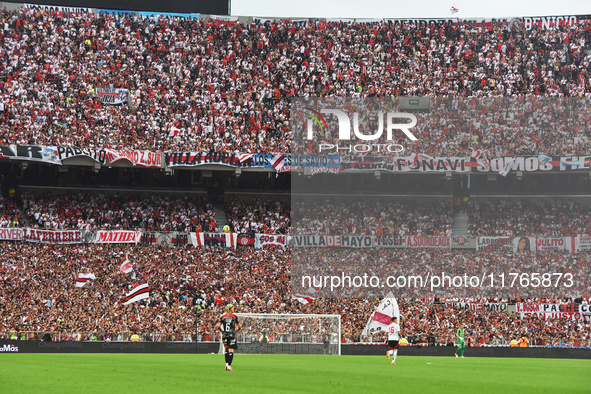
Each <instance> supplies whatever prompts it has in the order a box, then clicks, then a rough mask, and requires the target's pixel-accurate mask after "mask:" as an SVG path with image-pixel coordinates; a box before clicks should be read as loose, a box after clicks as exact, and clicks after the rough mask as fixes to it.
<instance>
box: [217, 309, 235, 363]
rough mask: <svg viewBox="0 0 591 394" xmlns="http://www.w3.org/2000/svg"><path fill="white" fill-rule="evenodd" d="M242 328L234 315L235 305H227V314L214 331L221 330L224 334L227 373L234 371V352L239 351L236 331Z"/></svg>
mask: <svg viewBox="0 0 591 394" xmlns="http://www.w3.org/2000/svg"><path fill="white" fill-rule="evenodd" d="M240 328H242V325H241V324H240V323H239V322H238V318H237V317H236V315H235V314H234V305H232V304H228V305H226V313H225V314H223V315H222V317H220V320H219V321H218V322H217V324H216V325H215V328H214V331H217V330H219V331H221V333H222V342H223V343H224V350H225V355H226V371H231V370H232V360H233V359H234V350H236V349H238V344H237V343H236V331H239V330H240Z"/></svg>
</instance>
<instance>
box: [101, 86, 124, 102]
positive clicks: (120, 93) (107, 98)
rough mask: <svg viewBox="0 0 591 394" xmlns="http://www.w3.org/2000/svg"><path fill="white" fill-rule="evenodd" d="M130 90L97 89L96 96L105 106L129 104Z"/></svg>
mask: <svg viewBox="0 0 591 394" xmlns="http://www.w3.org/2000/svg"><path fill="white" fill-rule="evenodd" d="M128 94H129V90H128V89H111V88H96V95H97V97H98V99H99V100H100V102H101V103H103V104H112V105H119V104H127V96H128Z"/></svg>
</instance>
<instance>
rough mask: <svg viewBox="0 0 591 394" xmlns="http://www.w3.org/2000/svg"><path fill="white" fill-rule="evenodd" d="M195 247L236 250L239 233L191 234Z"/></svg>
mask: <svg viewBox="0 0 591 394" xmlns="http://www.w3.org/2000/svg"><path fill="white" fill-rule="evenodd" d="M189 237H190V239H191V244H192V245H193V246H202V247H203V246H204V247H215V246H218V247H225V248H235V247H236V244H237V241H238V234H237V233H189Z"/></svg>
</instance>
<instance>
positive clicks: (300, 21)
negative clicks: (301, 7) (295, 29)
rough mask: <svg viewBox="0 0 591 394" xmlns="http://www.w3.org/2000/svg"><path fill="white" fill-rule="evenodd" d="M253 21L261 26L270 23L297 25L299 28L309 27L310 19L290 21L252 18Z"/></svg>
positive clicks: (287, 19)
mask: <svg viewBox="0 0 591 394" xmlns="http://www.w3.org/2000/svg"><path fill="white" fill-rule="evenodd" d="M252 20H253V21H254V22H255V23H260V24H265V23H267V22H268V23H289V24H292V25H297V26H306V25H308V19H289V18H277V19H271V18H259V17H254V18H252Z"/></svg>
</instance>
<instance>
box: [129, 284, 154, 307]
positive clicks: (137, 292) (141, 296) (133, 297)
mask: <svg viewBox="0 0 591 394" xmlns="http://www.w3.org/2000/svg"><path fill="white" fill-rule="evenodd" d="M146 298H150V286H149V285H148V284H147V283H145V284H143V285H139V286H137V287H136V288H135V289H133V290H132V291H130V292H129V293H127V294H126V295H125V302H123V305H129V304H131V303H134V302H138V301H140V300H145V299H146Z"/></svg>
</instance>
